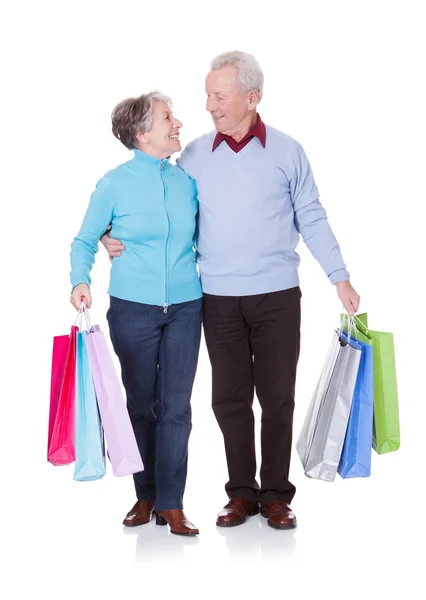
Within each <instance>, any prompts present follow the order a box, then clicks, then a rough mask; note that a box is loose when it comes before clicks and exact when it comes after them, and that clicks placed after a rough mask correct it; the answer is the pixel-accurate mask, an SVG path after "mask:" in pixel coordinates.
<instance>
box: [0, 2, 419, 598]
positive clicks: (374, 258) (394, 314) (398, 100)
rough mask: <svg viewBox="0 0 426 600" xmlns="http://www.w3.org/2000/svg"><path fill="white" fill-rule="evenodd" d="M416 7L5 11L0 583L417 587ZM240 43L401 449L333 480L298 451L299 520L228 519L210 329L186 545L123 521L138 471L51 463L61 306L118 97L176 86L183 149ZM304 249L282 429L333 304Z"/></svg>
mask: <svg viewBox="0 0 426 600" xmlns="http://www.w3.org/2000/svg"><path fill="white" fill-rule="evenodd" d="M11 6H12V5H11ZM423 6H424V3H423V2H412V1H408V0H405V1H404V2H402V1H401V2H392V1H388V2H379V1H374V0H370V2H364V1H358V2H346V1H340V2H338V1H327V0H321V1H320V0H318V1H316V2H314V1H313V2H307V1H303V0H299V1H298V2H287V1H280V2H272V1H268V0H263V1H262V2H259V3H258V2H250V1H235V2H233V1H230V0H228V2H219V3H218V2H207V3H203V2H201V1H200V2H185V1H179V2H174V3H171V2H166V1H163V2H162V1H158V2H153V1H152V2H144V1H140V2H127V1H125V0H122V1H121V2H118V1H117V2H106V1H104V2H94V1H93V2H90V1H89V0H87V1H86V2H80V1H74V2H72V3H71V2H45V1H44V2H43V1H40V0H39V1H38V2H15V3H14V4H13V7H12V8H10V7H9V8H7V9H6V10H5V11H2V12H3V14H2V34H1V41H0V44H1V49H0V50H1V57H2V84H3V85H2V88H3V91H2V93H1V104H2V110H1V134H2V135H1V153H2V157H1V166H2V193H1V203H2V224H1V228H0V240H1V248H2V252H1V254H2V258H1V264H2V294H1V302H2V315H3V327H2V342H3V343H2V357H3V358H2V362H1V365H2V369H1V372H2V376H1V387H2V390H1V402H2V407H1V418H0V428H1V429H0V432H1V435H0V441H1V465H2V466H1V476H2V477H1V487H2V492H1V496H0V497H1V503H2V512H1V517H2V530H1V532H0V541H1V544H2V546H3V545H4V550H5V552H2V556H3V558H2V567H3V568H4V574H3V576H2V577H1V579H0V586H2V587H4V590H5V592H4V593H2V596H3V597H4V598H7V599H8V600H9V599H14V598H24V597H25V598H26V597H43V598H46V599H50V598H67V599H68V598H77V597H79V598H83V599H86V598H92V597H101V596H103V597H107V598H118V597H124V594H127V593H129V594H133V597H140V598H145V599H146V598H151V597H156V598H181V597H182V598H206V597H210V596H211V597H213V595H214V596H220V597H222V598H225V599H227V598H231V597H232V598H235V597H240V596H244V597H247V596H248V595H249V594H250V596H252V595H254V594H256V595H258V596H260V595H262V596H263V597H270V596H271V595H273V597H279V598H281V597H286V596H290V594H291V595H292V597H295V598H304V597H305V596H306V597H307V596H308V594H309V595H310V596H311V597H315V598H316V597H319V598H327V597H328V598H340V597H347V598H358V597H360V595H361V594H362V595H363V596H364V597H365V598H379V597H380V598H382V597H390V594H392V597H397V596H399V595H400V594H401V593H402V592H404V593H405V595H406V597H419V596H420V597H421V596H422V591H421V590H422V589H423V593H424V577H422V569H424V536H425V533H426V532H425V518H424V513H425V509H424V492H423V479H424V460H425V459H424V443H423V436H424V431H425V417H426V411H425V386H424V375H423V374H424V372H425V369H426V367H425V358H426V353H425V347H424V342H423V338H424V298H425V296H424V281H423V279H424V262H425V250H424V235H425V234H424V221H423V216H422V215H423V214H424V201H425V191H424V190H425V186H424V164H425V151H424V149H425V143H424V137H425V119H424V107H425V105H426V98H425V93H424V88H423V85H424V59H423V60H422V58H421V55H422V53H423V55H424V51H425V47H424V46H425V43H424V31H425V28H424V23H425V22H424V19H423V17H422V14H421V9H422V8H423ZM233 49H239V50H243V51H246V52H251V53H253V54H254V55H255V56H256V57H257V58H258V60H259V62H260V64H261V66H262V67H263V70H264V73H265V80H266V83H265V95H264V99H263V100H262V102H261V104H260V107H259V112H260V114H261V116H262V118H263V120H264V121H265V122H266V123H268V124H270V125H272V126H274V127H277V128H278V129H281V130H282V131H285V132H286V133H288V134H290V135H291V136H293V137H295V138H296V139H297V140H298V141H299V142H301V143H302V145H303V146H304V148H305V150H306V152H307V155H308V157H309V159H310V162H311V165H312V168H313V171H314V175H315V178H316V182H317V185H318V187H319V189H320V192H321V199H322V202H323V204H324V206H325V208H326V209H327V212H328V216H329V220H330V223H331V225H332V227H333V229H334V231H335V233H336V235H337V237H338V239H339V242H340V245H341V247H342V252H343V256H344V259H345V261H346V262H347V264H348V268H349V271H350V273H351V278H352V283H353V285H354V286H355V288H356V289H357V290H358V292H359V293H360V294H361V297H362V302H361V307H360V310H361V312H362V311H367V312H368V314H369V321H370V326H371V327H372V328H374V329H381V330H385V331H392V332H393V333H394V335H395V348H396V362H397V372H398V385H399V395H400V396H399V399H400V418H401V432H402V433H401V437H402V443H401V449H400V450H399V451H398V452H397V453H394V454H389V455H384V456H377V455H375V454H374V455H373V461H372V476H371V477H370V478H368V479H364V480H347V481H343V480H341V479H340V478H337V479H336V481H335V482H334V483H333V484H330V483H324V482H319V481H313V480H309V479H307V478H306V477H305V476H304V475H303V471H302V468H301V465H300V462H299V459H298V457H297V455H296V453H294V455H293V461H292V467H291V478H292V480H293V482H294V483H295V485H296V486H297V490H298V491H297V494H296V497H295V499H294V502H293V507H294V510H295V512H296V514H297V517H298V520H299V527H298V529H297V530H295V531H294V532H286V531H281V532H280V531H274V530H272V529H270V528H268V527H267V526H266V522H265V521H264V520H262V519H261V518H260V517H253V518H252V519H250V522H249V523H247V524H245V525H243V526H241V527H237V528H233V529H230V530H223V529H220V530H219V529H218V528H216V527H215V515H216V513H217V512H218V511H219V510H220V508H221V507H222V506H223V504H225V502H226V496H225V493H224V489H223V485H224V483H225V481H226V478H227V472H226V463H225V455H224V450H223V444H222V438H221V434H220V432H219V428H218V426H217V424H216V422H215V419H214V416H213V413H212V411H211V408H210V386H211V382H210V369H209V363H208V358H207V354H206V350H205V346H204V342H203V345H202V349H201V355H200V362H199V368H198V372H197V378H196V382H195V386H194V394H193V433H192V436H191V442H190V463H189V476H188V484H187V492H186V497H185V510H186V512H187V514H188V516H189V517H190V519H191V520H192V521H194V522H195V523H196V524H197V526H198V527H199V528H200V530H201V535H200V536H199V539H198V540H197V539H195V540H193V539H191V540H187V539H185V538H181V537H179V536H173V535H170V534H169V533H168V530H167V529H166V528H159V527H155V526H154V525H153V524H152V525H148V526H144V527H140V528H137V529H134V530H124V529H123V527H122V525H121V521H122V519H123V517H124V515H125V513H126V512H127V511H128V510H129V509H130V507H131V506H132V505H133V502H134V492H133V483H132V479H131V478H125V479H118V478H114V477H113V475H112V473H111V471H110V470H109V472H108V474H107V476H106V477H105V479H104V480H102V481H99V482H93V483H86V484H84V483H83V484H82V483H80V484H78V483H76V482H74V481H73V478H72V477H73V469H72V466H71V467H63V468H54V467H53V466H52V465H50V464H48V463H47V462H46V437H47V421H48V408H49V388H50V361H51V347H52V337H53V335H59V334H64V333H66V332H68V330H69V327H70V325H71V322H72V320H73V319H74V312H73V309H72V307H71V305H70V304H69V292H70V284H69V279H68V274H69V249H70V243H71V241H72V239H73V237H74V236H75V235H76V233H77V231H78V229H79V226H80V223H81V220H82V218H83V215H84V212H85V209H86V206H87V203H88V200H89V197H90V194H91V192H92V190H93V188H94V186H95V184H96V182H97V180H98V179H99V178H100V177H101V176H102V175H103V174H104V173H105V172H106V171H107V170H109V169H110V168H112V167H114V166H115V165H117V164H118V163H120V162H123V161H125V160H127V159H128V158H129V157H130V153H128V152H127V150H126V149H125V148H124V147H123V146H121V145H120V143H119V142H118V141H117V140H116V139H115V138H114V137H113V136H112V134H111V132H110V113H111V110H112V108H113V107H114V106H115V104H116V103H117V102H119V101H120V100H122V99H123V98H126V97H128V96H131V95H139V94H141V93H143V92H148V91H151V90H152V89H155V88H159V89H160V90H161V91H163V92H164V93H166V94H168V95H170V96H171V97H172V98H173V100H174V110H175V114H176V116H177V117H178V118H179V119H181V120H182V121H183V124H184V127H183V130H182V136H181V138H182V141H183V145H185V144H186V143H187V142H189V141H190V140H191V139H193V138H194V137H197V136H198V135H201V134H202V133H204V132H206V131H208V130H210V129H212V123H211V119H210V116H209V115H208V114H207V112H206V111H205V93H204V78H205V75H206V73H207V71H208V67H209V62H210V60H211V59H212V58H213V57H214V56H215V55H217V54H219V53H221V52H223V51H227V50H233ZM299 251H300V254H301V257H302V265H301V268H300V278H301V287H302V291H303V300H302V302H303V322H302V351H301V357H300V363H299V371H298V385H297V401H296V411H295V423H294V432H295V438H296V437H297V435H298V432H299V431H300V427H301V424H302V421H303V418H304V415H305V412H306V410H307V407H308V404H309V401H310V396H311V394H312V391H313V388H314V385H315V382H316V378H317V377H318V374H319V372H320V369H321V366H322V362H323V360H324V357H325V353H326V350H327V347H328V343H329V341H330V336H331V331H332V329H333V328H334V327H335V326H336V324H337V322H338V314H339V311H340V308H341V307H340V304H339V301H338V298H337V295H336V292H335V289H334V288H333V286H331V285H330V284H329V282H328V281H327V279H326V277H325V275H324V274H323V272H322V270H321V268H320V267H319V265H318V264H317V263H316V262H315V261H314V259H313V258H312V257H311V256H310V255H309V253H308V252H307V250H306V248H305V247H304V245H303V243H302V244H301V245H300V246H299ZM108 274H109V262H108V259H107V256H106V253H105V252H104V251H103V250H102V251H101V252H100V253H99V254H98V255H97V260H96V265H95V267H94V270H93V287H92V291H93V297H94V303H93V310H92V311H91V312H92V318H93V320H95V321H96V322H99V323H100V325H101V327H102V328H103V329H104V330H105V331H107V329H106V321H105V312H106V310H107V305H108V298H107V295H106V289H107V285H108ZM256 415H257V417H259V411H258V407H257V405H256ZM257 434H258V432H257ZM258 449H259V447H258ZM414 589H416V592H414V591H413V590H414ZM237 595H238V596H237ZM414 595H415V596H414Z"/></svg>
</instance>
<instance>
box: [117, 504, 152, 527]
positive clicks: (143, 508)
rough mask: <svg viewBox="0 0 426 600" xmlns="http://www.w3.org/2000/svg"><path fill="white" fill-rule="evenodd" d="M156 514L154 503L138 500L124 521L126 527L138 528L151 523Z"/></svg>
mask: <svg viewBox="0 0 426 600" xmlns="http://www.w3.org/2000/svg"><path fill="white" fill-rule="evenodd" d="M153 512H154V501H152V502H151V501H148V500H138V501H137V502H136V504H135V505H134V507H133V508H132V510H130V511H129V512H128V513H127V515H126V518H125V519H124V521H123V525H126V527H136V525H145V523H149V522H150V520H151V517H152V515H153Z"/></svg>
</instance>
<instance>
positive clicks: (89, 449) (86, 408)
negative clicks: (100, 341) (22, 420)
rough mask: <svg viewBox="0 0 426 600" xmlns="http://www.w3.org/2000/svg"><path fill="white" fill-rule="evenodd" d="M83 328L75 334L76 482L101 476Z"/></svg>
mask: <svg viewBox="0 0 426 600" xmlns="http://www.w3.org/2000/svg"><path fill="white" fill-rule="evenodd" d="M86 335H87V331H80V332H77V334H76V393H75V465H74V479H75V480H76V481H93V480H95V479H101V478H102V477H103V476H104V475H105V448H104V440H103V430H102V426H101V422H100V417H99V410H98V403H97V400H96V393H95V387H94V384H93V378H92V372H91V370H90V362H89V355H88V353H87V348H86V344H85V342H84V338H85V336H86Z"/></svg>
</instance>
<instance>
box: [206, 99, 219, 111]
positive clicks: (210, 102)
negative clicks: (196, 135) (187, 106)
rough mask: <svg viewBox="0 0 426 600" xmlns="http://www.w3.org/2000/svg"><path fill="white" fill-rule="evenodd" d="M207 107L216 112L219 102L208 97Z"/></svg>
mask: <svg viewBox="0 0 426 600" xmlns="http://www.w3.org/2000/svg"><path fill="white" fill-rule="evenodd" d="M206 109H207V110H208V111H209V112H214V111H215V110H216V109H217V102H215V100H214V99H213V98H207V102H206Z"/></svg>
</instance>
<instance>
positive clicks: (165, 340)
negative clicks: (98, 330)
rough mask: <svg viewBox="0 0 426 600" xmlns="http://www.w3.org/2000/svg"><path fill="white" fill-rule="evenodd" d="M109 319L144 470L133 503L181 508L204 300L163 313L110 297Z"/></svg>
mask: <svg viewBox="0 0 426 600" xmlns="http://www.w3.org/2000/svg"><path fill="white" fill-rule="evenodd" d="M107 319H108V324H109V329H110V334H111V341H112V344H113V346H114V350H115V352H116V354H117V356H118V358H119V360H120V364H121V374H122V379H123V385H124V388H125V390H126V396H127V409H128V411H129V415H130V420H131V422H132V425H133V430H134V432H135V436H136V441H137V443H138V446H139V451H140V453H141V457H142V460H143V463H144V467H145V469H144V471H141V472H140V473H136V474H135V475H134V476H133V477H134V482H135V488H136V495H137V498H138V500H154V501H155V508H156V509H158V510H167V509H174V508H183V493H184V490H185V483H186V474H187V461H188V440H189V434H190V432H191V405H190V400H191V392H192V385H193V383H194V378H195V372H196V368H197V362H198V352H199V348H200V338H201V322H202V299H199V300H192V301H190V302H182V303H181V304H172V305H171V306H170V307H169V309H168V312H167V313H164V311H163V308H162V307H161V306H154V305H151V304H141V303H139V302H130V301H128V300H120V299H119V298H115V297H113V296H111V298H110V308H109V310H108V312H107Z"/></svg>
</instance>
